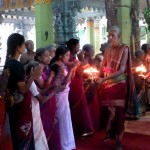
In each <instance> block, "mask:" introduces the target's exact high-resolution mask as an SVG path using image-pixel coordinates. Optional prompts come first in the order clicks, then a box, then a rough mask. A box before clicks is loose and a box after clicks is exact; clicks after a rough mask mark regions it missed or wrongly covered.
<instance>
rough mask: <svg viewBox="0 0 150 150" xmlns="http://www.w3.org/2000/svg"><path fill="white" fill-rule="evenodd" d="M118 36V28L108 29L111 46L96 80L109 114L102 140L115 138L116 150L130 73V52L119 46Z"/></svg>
mask: <svg viewBox="0 0 150 150" xmlns="http://www.w3.org/2000/svg"><path fill="white" fill-rule="evenodd" d="M120 36H121V31H120V29H119V27H117V26H113V27H111V28H110V30H109V34H108V42H109V43H110V45H111V46H110V47H109V48H107V49H106V50H105V54H104V59H103V63H102V66H101V70H100V75H101V77H103V78H100V79H98V80H96V82H97V83H99V84H101V86H102V91H101V100H102V106H105V107H107V108H108V110H109V112H110V115H109V121H108V125H107V134H108V135H107V137H106V138H105V139H104V140H105V141H108V140H109V139H110V138H115V140H116V150H121V149H122V143H121V141H122V137H123V133H124V121H125V112H124V108H125V103H126V94H127V76H126V75H127V74H128V75H130V73H131V61H130V58H131V57H130V51H129V48H128V46H127V45H124V44H121V42H120ZM130 82H131V81H130ZM128 89H129V87H128Z"/></svg>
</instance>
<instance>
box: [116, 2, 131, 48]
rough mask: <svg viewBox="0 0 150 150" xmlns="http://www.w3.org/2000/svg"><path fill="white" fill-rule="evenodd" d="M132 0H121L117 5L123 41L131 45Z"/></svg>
mask: <svg viewBox="0 0 150 150" xmlns="http://www.w3.org/2000/svg"><path fill="white" fill-rule="evenodd" d="M130 8H131V0H119V3H118V6H117V17H118V25H119V27H120V28H121V31H122V34H121V39H122V43H124V44H127V45H128V46H130V39H131V18H130Z"/></svg>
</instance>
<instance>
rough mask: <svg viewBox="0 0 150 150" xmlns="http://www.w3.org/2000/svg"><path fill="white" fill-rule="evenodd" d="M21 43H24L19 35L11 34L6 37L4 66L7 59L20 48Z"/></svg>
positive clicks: (23, 39)
mask: <svg viewBox="0 0 150 150" xmlns="http://www.w3.org/2000/svg"><path fill="white" fill-rule="evenodd" d="M23 43H25V38H24V36H23V35H21V34H19V33H13V34H11V35H10V36H9V37H8V39H7V53H6V60H5V65H6V63H7V61H8V60H9V58H10V57H11V56H14V55H15V53H16V51H17V47H18V46H21V45H22V44H23Z"/></svg>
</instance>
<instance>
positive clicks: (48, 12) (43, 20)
mask: <svg viewBox="0 0 150 150" xmlns="http://www.w3.org/2000/svg"><path fill="white" fill-rule="evenodd" d="M35 27H36V47H37V48H39V47H44V46H46V45H49V44H52V43H53V42H54V40H53V14H52V0H35Z"/></svg>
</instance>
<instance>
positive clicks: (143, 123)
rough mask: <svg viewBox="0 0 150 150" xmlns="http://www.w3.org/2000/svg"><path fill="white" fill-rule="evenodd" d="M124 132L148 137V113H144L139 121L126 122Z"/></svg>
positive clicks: (149, 113)
mask: <svg viewBox="0 0 150 150" xmlns="http://www.w3.org/2000/svg"><path fill="white" fill-rule="evenodd" d="M125 132H130V133H138V134H144V135H150V112H146V114H145V115H143V116H141V117H140V119H139V120H132V121H126V122H125Z"/></svg>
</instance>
